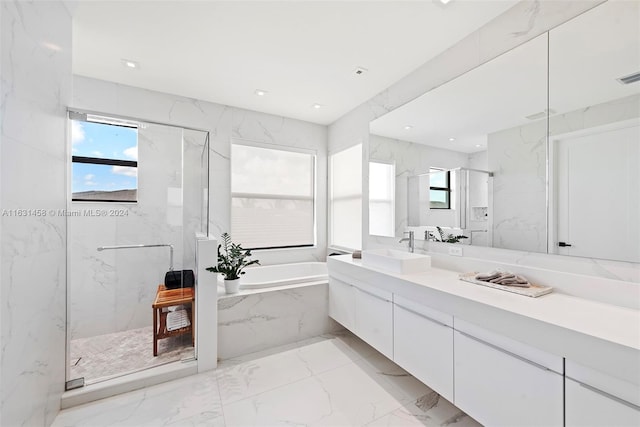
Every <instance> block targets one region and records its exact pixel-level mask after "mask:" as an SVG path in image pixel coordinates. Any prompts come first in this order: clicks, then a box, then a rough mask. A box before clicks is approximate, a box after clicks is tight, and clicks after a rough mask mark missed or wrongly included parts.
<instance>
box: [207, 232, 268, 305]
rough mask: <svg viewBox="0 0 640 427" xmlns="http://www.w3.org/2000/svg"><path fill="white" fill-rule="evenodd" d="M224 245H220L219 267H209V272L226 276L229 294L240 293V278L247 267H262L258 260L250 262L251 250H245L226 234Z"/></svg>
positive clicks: (223, 238) (225, 280)
mask: <svg viewBox="0 0 640 427" xmlns="http://www.w3.org/2000/svg"><path fill="white" fill-rule="evenodd" d="M221 237H222V243H221V244H219V245H218V265H216V266H215V267H208V268H207V271H210V272H212V273H220V274H222V275H223V276H224V288H225V291H226V292H227V293H228V294H235V293H238V290H239V289H240V276H242V275H243V274H244V273H245V272H244V271H242V270H244V268H245V267H248V266H250V265H253V264H257V265H260V262H259V261H258V260H257V259H254V260H252V261H250V260H249V258H250V257H251V250H249V249H243V248H242V246H240V245H239V244H237V243H233V242H232V241H231V236H229V234H228V233H224V234H223V235H222V236H221Z"/></svg>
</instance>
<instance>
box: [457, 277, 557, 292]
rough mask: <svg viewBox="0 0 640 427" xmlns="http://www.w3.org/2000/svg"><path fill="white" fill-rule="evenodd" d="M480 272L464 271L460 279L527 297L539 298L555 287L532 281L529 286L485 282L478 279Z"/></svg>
mask: <svg viewBox="0 0 640 427" xmlns="http://www.w3.org/2000/svg"><path fill="white" fill-rule="evenodd" d="M477 274H478V272H475V271H472V272H471V273H462V274H460V276H459V277H460V280H464V281H465V282H469V283H474V284H476V285H481V286H486V287H489V288H494V289H500V290H501V291H507V292H512V293H514V294H518V295H524V296H526V297H531V298H537V297H539V296H542V295H546V294H550V293H551V292H553V288H552V287H550V286H542V285H536V284H534V283H530V285H531V286H529V287H528V288H522V287H518V286H507V285H499V284H497V283H490V282H483V281H482V280H476V278H475V277H476V275H477Z"/></svg>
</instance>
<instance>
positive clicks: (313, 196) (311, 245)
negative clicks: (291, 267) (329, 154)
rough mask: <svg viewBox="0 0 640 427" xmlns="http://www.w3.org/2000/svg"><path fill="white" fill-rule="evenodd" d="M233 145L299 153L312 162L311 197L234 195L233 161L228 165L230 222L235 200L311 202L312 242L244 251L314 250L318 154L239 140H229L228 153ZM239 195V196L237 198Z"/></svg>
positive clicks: (254, 194) (284, 146)
mask: <svg viewBox="0 0 640 427" xmlns="http://www.w3.org/2000/svg"><path fill="white" fill-rule="evenodd" d="M233 145H243V146H247V147H256V148H262V149H267V150H274V151H287V152H291V153H299V154H306V155H309V156H310V157H311V161H312V163H311V164H312V171H311V179H312V185H311V187H312V188H311V190H312V191H311V196H310V197H309V196H289V195H278V194H265V193H235V192H234V191H233V170H232V168H233V160H231V161H230V162H229V163H230V164H229V178H230V179H229V184H230V185H229V202H230V203H229V214H230V215H229V219H230V222H231V223H232V222H233V199H234V197H236V198H247V199H250V198H255V199H270V200H277V199H282V200H311V203H312V212H313V224H312V227H313V230H312V231H313V242H312V243H308V244H303V245H283V246H265V247H246V248H244V249H247V250H250V251H267V250H279V249H300V248H316V247H317V245H318V213H317V207H318V200H317V199H318V188H317V187H318V176H317V175H318V152H317V150H313V149H307V148H300V147H291V146H287V145H280V144H269V143H264V142H258V141H252V140H247V139H241V138H231V147H230V153H231V152H232V150H233ZM238 195H239V196H238ZM230 227H231V224H230ZM232 231H233V230H232Z"/></svg>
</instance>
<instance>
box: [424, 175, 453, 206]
mask: <svg viewBox="0 0 640 427" xmlns="http://www.w3.org/2000/svg"><path fill="white" fill-rule="evenodd" d="M429 208H431V209H451V172H450V171H448V170H444V169H438V168H430V169H429Z"/></svg>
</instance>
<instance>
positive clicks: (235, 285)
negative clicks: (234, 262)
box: [224, 279, 240, 294]
mask: <svg viewBox="0 0 640 427" xmlns="http://www.w3.org/2000/svg"><path fill="white" fill-rule="evenodd" d="M224 290H225V292H226V293H228V294H237V293H238V291H239V290H240V279H233V280H227V279H224Z"/></svg>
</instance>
